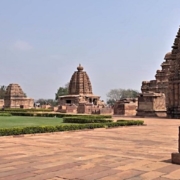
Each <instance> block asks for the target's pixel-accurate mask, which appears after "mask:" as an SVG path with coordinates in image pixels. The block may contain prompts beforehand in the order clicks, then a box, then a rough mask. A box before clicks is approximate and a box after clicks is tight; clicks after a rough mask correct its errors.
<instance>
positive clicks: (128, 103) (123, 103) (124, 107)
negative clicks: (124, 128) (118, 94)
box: [114, 98, 138, 116]
mask: <svg viewBox="0 0 180 180" xmlns="http://www.w3.org/2000/svg"><path fill="white" fill-rule="evenodd" d="M137 106H138V99H137V98H126V99H122V100H119V101H117V102H116V103H115V105H114V114H115V115H124V116H135V115H136V110H137Z"/></svg>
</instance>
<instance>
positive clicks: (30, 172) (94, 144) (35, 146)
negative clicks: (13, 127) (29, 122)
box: [0, 118, 180, 180]
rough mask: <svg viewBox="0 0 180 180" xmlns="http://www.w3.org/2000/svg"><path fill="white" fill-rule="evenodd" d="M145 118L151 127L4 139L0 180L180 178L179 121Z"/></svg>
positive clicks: (164, 179)
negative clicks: (178, 160)
mask: <svg viewBox="0 0 180 180" xmlns="http://www.w3.org/2000/svg"><path fill="white" fill-rule="evenodd" d="M118 119H120V118H118ZM131 119H132V118H131ZM136 119H137V118H136ZM143 120H144V121H145V123H146V124H147V126H139V127H119V128H112V129H95V130H88V131H76V132H59V133H53V134H36V135H25V136H16V137H12V136H11V137H0V142H1V143H0V162H1V163H0V180H1V179H4V180H20V179H23V180H31V179H32V180H42V179H52V180H57V179H59V180H62V179H66V180H67V179H69V180H72V179H74V180H75V179H76V180H95V179H99V180H123V179H128V180H148V179H149V180H172V179H180V165H174V164H171V163H170V161H171V153H172V152H177V147H178V126H180V120H171V119H143Z"/></svg>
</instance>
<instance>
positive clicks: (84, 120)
mask: <svg viewBox="0 0 180 180" xmlns="http://www.w3.org/2000/svg"><path fill="white" fill-rule="evenodd" d="M63 122H64V123H107V122H112V120H106V119H103V118H101V117H91V118H90V117H85V116H83V117H64V118H63Z"/></svg>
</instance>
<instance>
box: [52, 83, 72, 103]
mask: <svg viewBox="0 0 180 180" xmlns="http://www.w3.org/2000/svg"><path fill="white" fill-rule="evenodd" d="M68 89H69V83H67V84H65V86H64V87H59V89H58V90H57V93H56V94H55V99H56V100H58V97H59V96H64V95H67V94H68Z"/></svg>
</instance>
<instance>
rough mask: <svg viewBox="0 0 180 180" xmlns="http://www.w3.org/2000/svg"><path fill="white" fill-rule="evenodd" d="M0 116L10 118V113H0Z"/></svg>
mask: <svg viewBox="0 0 180 180" xmlns="http://www.w3.org/2000/svg"><path fill="white" fill-rule="evenodd" d="M0 116H11V113H0Z"/></svg>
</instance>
